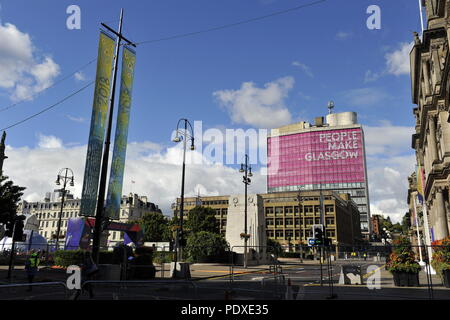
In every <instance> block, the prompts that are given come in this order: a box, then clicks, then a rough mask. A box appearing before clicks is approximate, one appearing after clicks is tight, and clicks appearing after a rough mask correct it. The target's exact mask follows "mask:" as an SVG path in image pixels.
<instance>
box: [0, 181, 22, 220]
mask: <svg viewBox="0 0 450 320" xmlns="http://www.w3.org/2000/svg"><path fill="white" fill-rule="evenodd" d="M7 179H8V177H6V176H0V223H4V224H5V223H7V222H9V221H12V219H13V218H14V216H15V215H16V213H17V204H18V203H19V201H20V199H21V197H22V196H23V192H22V191H23V190H25V188H24V187H19V186H16V185H14V183H13V182H12V181H11V180H7Z"/></svg>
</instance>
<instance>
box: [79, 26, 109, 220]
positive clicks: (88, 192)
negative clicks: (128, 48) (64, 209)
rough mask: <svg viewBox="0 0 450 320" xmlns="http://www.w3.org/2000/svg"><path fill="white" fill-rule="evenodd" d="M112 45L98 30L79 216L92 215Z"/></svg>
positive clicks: (93, 212)
mask: <svg viewBox="0 0 450 320" xmlns="http://www.w3.org/2000/svg"><path fill="white" fill-rule="evenodd" d="M114 46H115V41H114V39H113V38H111V37H110V36H109V35H107V34H106V33H104V32H100V40H99V46H98V59H97V75H96V80H95V91H94V102H93V107H92V117H91V129H90V132H89V143H88V149H87V155H86V164H85V170H84V179H83V189H82V193H81V206H80V215H82V216H94V215H95V207H96V203H97V192H98V179H99V176H100V165H101V160H102V152H103V141H104V138H105V123H106V115H107V113H108V103H109V101H108V100H109V95H110V90H111V76H112V69H111V66H112V61H113V58H114Z"/></svg>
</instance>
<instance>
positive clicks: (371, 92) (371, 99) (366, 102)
mask: <svg viewBox="0 0 450 320" xmlns="http://www.w3.org/2000/svg"><path fill="white" fill-rule="evenodd" d="M343 96H344V99H345V100H346V101H347V103H348V105H349V106H351V107H365V106H374V105H377V104H379V103H380V102H381V101H383V100H384V99H386V98H389V95H388V94H387V93H386V92H384V91H383V90H382V89H378V88H360V89H352V90H349V91H347V92H344V94H343Z"/></svg>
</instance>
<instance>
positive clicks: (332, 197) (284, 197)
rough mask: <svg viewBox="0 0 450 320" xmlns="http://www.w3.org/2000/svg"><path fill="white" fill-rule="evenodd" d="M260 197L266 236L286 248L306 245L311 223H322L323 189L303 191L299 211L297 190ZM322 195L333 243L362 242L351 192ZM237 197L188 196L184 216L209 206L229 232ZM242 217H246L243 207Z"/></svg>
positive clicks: (325, 218)
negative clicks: (196, 209) (229, 217)
mask: <svg viewBox="0 0 450 320" xmlns="http://www.w3.org/2000/svg"><path fill="white" fill-rule="evenodd" d="M258 196H259V197H260V198H261V199H262V201H261V205H262V208H261V209H262V210H263V212H264V218H265V232H266V237H267V239H272V240H275V241H277V242H279V243H280V244H281V245H282V246H283V247H284V248H285V249H286V250H288V249H289V248H291V249H292V250H294V249H295V248H296V247H297V246H298V244H299V242H300V241H301V242H302V243H303V244H304V245H305V244H307V239H308V237H312V236H313V232H312V226H313V225H314V224H321V215H320V211H321V205H320V202H321V201H320V191H301V193H300V213H299V200H298V196H299V193H298V192H292V191H291V192H274V193H266V194H258ZM322 196H323V208H324V210H325V216H324V221H323V222H324V223H323V225H324V227H325V232H326V235H327V236H328V237H329V238H331V239H332V243H333V244H338V245H354V244H359V243H360V241H361V240H362V235H361V225H360V213H359V211H358V206H357V205H356V203H354V202H353V201H352V200H351V197H350V195H349V194H345V193H341V194H338V193H336V192H333V191H329V190H327V191H322ZM234 198H235V196H207V197H188V198H185V200H184V201H185V202H184V210H185V211H184V214H183V217H184V218H186V217H187V214H188V212H189V210H191V209H192V208H194V207H195V206H197V205H201V206H205V207H210V208H212V209H214V210H215V212H216V219H217V223H218V225H219V227H220V231H221V233H222V234H224V235H226V234H225V233H226V231H227V215H228V212H230V210H232V208H231V207H232V206H233V199H234ZM179 202H180V199H177V204H179ZM248 205H249V206H250V205H251V204H250V203H249V204H248ZM177 208H179V205H177V206H175V205H174V206H173V209H174V215H178V212H177ZM242 216H244V212H243V210H242ZM243 231H244V226H243V223H242V232H243Z"/></svg>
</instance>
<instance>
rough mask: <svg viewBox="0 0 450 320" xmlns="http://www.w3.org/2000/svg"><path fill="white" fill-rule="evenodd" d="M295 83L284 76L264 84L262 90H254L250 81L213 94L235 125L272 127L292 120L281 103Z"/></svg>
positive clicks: (255, 88)
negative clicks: (238, 87) (234, 88)
mask: <svg viewBox="0 0 450 320" xmlns="http://www.w3.org/2000/svg"><path fill="white" fill-rule="evenodd" d="M294 82H295V81H294V78H292V77H284V78H280V79H277V80H275V81H272V82H269V83H266V84H265V85H264V88H258V87H255V84H254V83H253V82H244V83H243V84H242V85H241V88H240V89H238V90H220V91H216V92H214V93H213V95H214V97H215V98H216V99H217V100H218V101H219V103H220V104H221V105H222V106H223V107H224V108H225V109H226V110H227V111H228V113H229V114H230V117H231V120H232V121H233V122H234V123H240V124H247V125H250V126H254V127H257V128H274V127H278V126H281V125H285V124H289V123H290V122H291V120H292V116H291V113H290V112H289V110H288V109H287V107H286V105H285V103H284V100H285V99H286V98H287V96H288V93H289V91H290V90H291V89H292V88H293V86H294Z"/></svg>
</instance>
